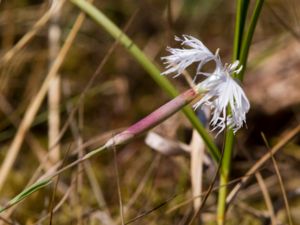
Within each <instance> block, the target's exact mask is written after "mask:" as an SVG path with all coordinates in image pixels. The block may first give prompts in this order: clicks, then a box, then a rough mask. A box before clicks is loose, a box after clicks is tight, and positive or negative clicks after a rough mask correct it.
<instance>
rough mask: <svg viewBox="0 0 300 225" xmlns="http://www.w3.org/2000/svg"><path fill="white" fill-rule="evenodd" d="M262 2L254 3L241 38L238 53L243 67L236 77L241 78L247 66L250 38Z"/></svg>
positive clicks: (262, 0)
mask: <svg viewBox="0 0 300 225" xmlns="http://www.w3.org/2000/svg"><path fill="white" fill-rule="evenodd" d="M263 4H264V0H257V1H256V3H255V7H254V11H253V14H252V17H251V20H250V25H249V28H248V31H247V34H246V36H245V38H244V40H243V43H242V47H241V53H240V62H241V64H242V65H243V69H242V71H241V72H240V74H239V75H238V78H239V79H240V80H243V78H244V73H245V70H246V68H247V59H248V53H249V49H250V46H251V42H252V38H253V35H254V31H255V27H256V25H257V20H258V18H259V15H260V13H261V10H262V6H263Z"/></svg>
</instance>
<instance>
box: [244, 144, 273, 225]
mask: <svg viewBox="0 0 300 225" xmlns="http://www.w3.org/2000/svg"><path fill="white" fill-rule="evenodd" d="M242 150H244V149H242ZM243 153H244V154H245V156H246V157H247V158H248V160H251V161H253V160H252V157H251V155H250V154H249V152H248V151H246V150H244V151H243ZM255 178H256V180H257V182H258V185H259V187H260V189H261V192H262V195H263V197H264V200H265V203H266V207H267V209H268V212H269V215H268V216H269V217H270V219H271V224H272V225H276V224H277V222H276V216H275V211H274V207H273V204H272V200H271V196H270V194H269V191H268V188H267V185H266V182H265V181H264V179H263V176H262V175H261V173H260V172H258V171H257V172H256V173H255ZM239 203H240V202H239Z"/></svg>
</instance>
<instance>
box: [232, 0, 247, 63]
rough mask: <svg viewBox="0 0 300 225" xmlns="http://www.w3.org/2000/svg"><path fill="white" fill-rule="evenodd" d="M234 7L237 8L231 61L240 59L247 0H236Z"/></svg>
mask: <svg viewBox="0 0 300 225" xmlns="http://www.w3.org/2000/svg"><path fill="white" fill-rule="evenodd" d="M236 7H237V8H236V20H235V31H234V44H233V61H234V60H237V59H239V58H240V49H241V45H242V40H243V34H244V28H245V25H246V18H247V11H248V7H249V0H238V1H237V6H236Z"/></svg>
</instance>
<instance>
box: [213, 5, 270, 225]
mask: <svg viewBox="0 0 300 225" xmlns="http://www.w3.org/2000/svg"><path fill="white" fill-rule="evenodd" d="M263 2H264V0H257V1H256V4H255V8H254V11H253V14H252V17H251V20H250V25H249V28H248V31H247V33H246V35H244V32H245V24H246V17H247V10H248V6H249V1H248V0H238V1H237V14H236V25H235V36H234V49H233V61H235V60H240V63H241V65H243V69H242V71H241V72H240V73H239V74H238V75H237V78H238V79H239V80H241V81H242V80H243V77H244V73H245V70H246V67H247V58H248V53H249V48H250V45H251V41H252V37H253V34H254V30H255V27H256V24H257V20H258V17H259V14H260V12H261V9H262V5H263ZM229 110H230V109H229ZM233 146H234V134H233V131H232V129H230V128H228V129H227V130H226V134H225V147H224V157H223V159H222V162H221V163H222V165H221V174H220V189H219V196H218V213H217V220H218V225H224V224H225V212H226V196H227V191H228V188H227V184H228V180H229V175H230V169H231V159H232V151H233Z"/></svg>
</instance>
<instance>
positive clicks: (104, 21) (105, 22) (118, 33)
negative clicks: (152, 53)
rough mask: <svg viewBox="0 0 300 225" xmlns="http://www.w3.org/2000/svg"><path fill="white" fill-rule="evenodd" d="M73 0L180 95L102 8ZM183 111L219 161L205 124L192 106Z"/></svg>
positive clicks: (161, 82) (171, 92)
mask: <svg viewBox="0 0 300 225" xmlns="http://www.w3.org/2000/svg"><path fill="white" fill-rule="evenodd" d="M71 2H72V3H73V4H75V5H76V6H77V7H79V8H80V9H81V10H82V11H84V12H85V13H86V14H87V15H89V16H90V17H91V18H92V19H93V20H94V21H95V22H96V23H98V24H99V25H100V26H102V27H103V28H104V29H105V30H106V31H107V33H109V34H110V35H111V36H113V37H114V38H115V39H117V40H118V41H119V42H120V44H122V45H123V46H124V47H125V48H126V49H127V50H128V52H129V53H130V54H131V55H132V56H133V57H134V58H135V59H136V60H137V61H138V62H139V63H140V64H141V66H142V67H143V68H144V69H145V70H146V71H147V72H148V73H149V75H150V76H151V77H152V78H153V79H154V81H155V82H156V83H157V84H158V85H159V86H160V87H161V88H162V89H163V90H164V91H166V92H167V93H168V94H169V95H170V96H171V97H175V96H177V95H178V92H177V91H176V89H175V88H174V87H173V85H172V84H171V83H170V82H169V81H168V80H167V79H166V78H165V77H163V76H161V72H160V71H159V70H158V69H157V67H156V66H155V65H154V64H153V63H152V62H151V61H150V60H149V59H148V58H147V57H146V55H145V54H144V53H143V52H142V51H141V50H140V49H139V48H138V47H137V46H136V45H135V44H134V42H133V41H132V40H131V39H130V38H129V37H128V36H127V35H126V34H125V33H124V32H122V30H120V29H119V28H118V27H117V26H116V25H115V24H114V23H113V22H112V21H111V20H109V18H107V17H106V16H105V15H104V14H103V13H102V12H101V11H100V10H98V9H97V8H95V7H94V6H93V5H92V4H90V3H88V2H87V1H84V0H71ZM183 113H184V114H185V115H186V117H187V118H188V119H189V121H190V122H191V124H192V125H193V127H194V128H195V129H196V130H197V131H198V132H199V134H200V135H201V136H202V138H203V140H204V142H205V144H206V146H207V149H208V151H209V153H210V155H211V156H212V158H213V159H214V160H215V162H219V159H220V151H219V149H218V148H217V146H216V145H215V143H214V141H213V140H212V138H211V137H210V135H209V134H208V133H207V131H206V130H205V128H204V126H203V125H202V124H201V123H200V122H199V119H198V117H197V116H196V115H195V113H194V112H193V110H192V109H191V108H190V107H184V108H183Z"/></svg>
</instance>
